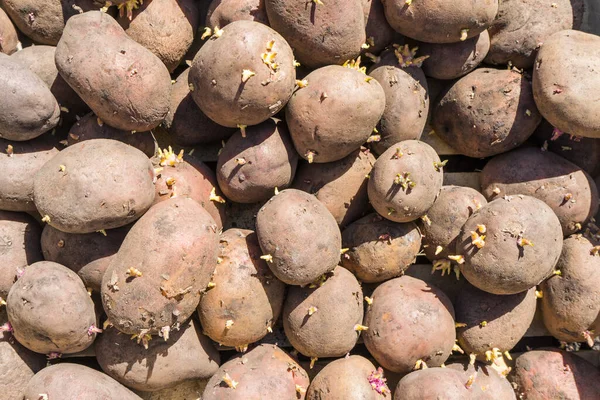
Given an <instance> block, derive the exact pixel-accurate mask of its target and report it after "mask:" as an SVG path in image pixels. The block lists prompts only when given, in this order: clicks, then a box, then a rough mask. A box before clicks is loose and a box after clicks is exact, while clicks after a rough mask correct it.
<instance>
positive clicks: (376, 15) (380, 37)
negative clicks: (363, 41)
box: [362, 0, 398, 54]
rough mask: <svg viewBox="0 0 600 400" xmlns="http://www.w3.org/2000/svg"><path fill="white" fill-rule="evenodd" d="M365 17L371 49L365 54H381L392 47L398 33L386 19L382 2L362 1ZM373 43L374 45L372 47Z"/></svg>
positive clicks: (377, 0) (379, 0)
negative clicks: (389, 46)
mask: <svg viewBox="0 0 600 400" xmlns="http://www.w3.org/2000/svg"><path fill="white" fill-rule="evenodd" d="M362 3H363V13H364V15H365V33H366V36H367V41H369V42H370V43H368V44H369V48H367V49H365V50H364V51H363V53H371V54H379V53H381V52H382V51H383V49H385V48H386V47H387V46H388V45H390V44H391V43H392V42H393V41H394V39H395V38H396V36H397V35H398V34H397V33H396V31H395V30H394V29H393V28H392V27H391V26H390V24H389V23H388V22H387V19H386V18H385V11H384V8H383V1H382V0H362ZM371 43H373V45H371Z"/></svg>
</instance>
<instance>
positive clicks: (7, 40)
mask: <svg viewBox="0 0 600 400" xmlns="http://www.w3.org/2000/svg"><path fill="white" fill-rule="evenodd" d="M0 37H1V38H2V41H0V53H4V54H8V55H11V54H13V53H14V52H15V51H17V47H18V45H19V37H18V36H17V30H16V29H15V26H14V25H13V23H12V21H11V20H10V18H8V15H6V12H4V10H3V9H1V8H0Z"/></svg>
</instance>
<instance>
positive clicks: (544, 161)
mask: <svg viewBox="0 0 600 400" xmlns="http://www.w3.org/2000/svg"><path fill="white" fill-rule="evenodd" d="M480 179H481V189H482V190H481V192H482V193H483V195H484V196H485V197H486V198H487V199H488V200H491V199H494V198H497V197H500V196H514V195H519V194H521V195H527V196H532V197H535V198H537V199H539V200H542V201H543V202H544V203H546V204H547V205H548V206H550V208H551V209H552V211H554V213H555V214H556V216H557V217H558V219H559V221H560V224H561V226H562V231H563V235H565V236H568V235H570V234H572V233H575V232H577V231H579V230H581V227H582V226H583V225H585V223H586V222H587V221H588V220H589V219H590V218H591V217H592V216H593V215H594V214H595V213H596V211H597V210H598V189H597V188H596V184H595V183H594V180H593V179H592V177H590V176H589V175H588V174H587V173H586V172H584V171H583V170H581V169H580V168H579V167H577V166H576V165H575V164H573V163H570V162H569V161H567V160H565V159H563V158H562V157H560V156H557V155H556V154H553V153H551V152H548V151H542V150H540V149H539V148H533V147H527V148H522V149H517V150H514V151H512V152H510V153H507V154H502V155H500V156H497V157H494V158H492V159H491V160H490V161H489V162H488V163H487V164H486V166H485V167H484V168H483V171H482V172H481V177H480Z"/></svg>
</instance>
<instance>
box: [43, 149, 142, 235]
mask: <svg viewBox="0 0 600 400" xmlns="http://www.w3.org/2000/svg"><path fill="white" fill-rule="evenodd" d="M98 155H102V156H100V157H99V156H98ZM61 166H64V167H65V168H64V169H65V170H64V171H61ZM153 176H154V172H153V168H152V164H151V163H150V160H149V159H148V157H146V155H145V154H144V153H142V152H141V151H139V150H137V149H135V148H133V147H131V146H128V145H126V144H123V143H121V142H118V141H116V140H109V139H95V140H86V141H84V142H81V143H77V144H74V145H72V146H69V147H67V148H66V149H64V150H62V151H61V152H60V153H59V154H58V155H56V156H55V157H54V158H52V159H51V160H50V161H48V162H47V163H46V164H44V166H43V167H42V168H41V169H40V170H39V171H38V172H37V173H36V175H35V178H34V183H33V192H34V201H35V205H36V207H37V209H38V211H39V212H40V215H42V216H45V215H48V216H49V217H50V222H49V223H50V225H52V226H53V227H55V228H56V229H59V230H61V231H63V232H69V233H92V232H96V231H98V230H101V229H113V228H118V227H121V226H124V225H127V224H129V223H131V222H133V221H135V220H136V219H138V218H139V217H140V216H141V215H142V214H143V213H144V212H146V210H148V208H150V206H151V205H152V202H153V201H154V185H153V184H152V179H153Z"/></svg>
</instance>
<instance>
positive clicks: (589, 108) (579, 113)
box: [533, 30, 600, 138]
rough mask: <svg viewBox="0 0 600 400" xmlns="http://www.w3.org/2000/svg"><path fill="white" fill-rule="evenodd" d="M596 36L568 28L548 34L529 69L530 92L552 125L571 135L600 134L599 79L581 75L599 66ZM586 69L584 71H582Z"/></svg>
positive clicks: (595, 135) (598, 40)
mask: <svg viewBox="0 0 600 400" xmlns="http://www.w3.org/2000/svg"><path fill="white" fill-rule="evenodd" d="M598 48H600V37H598V36H596V35H593V34H589V33H584V32H579V31H572V30H564V31H560V32H557V33H555V34H553V35H552V36H550V37H549V38H548V39H546V41H545V42H544V45H543V46H542V48H541V49H540V50H539V52H538V55H537V58H536V62H535V67H534V69H533V96H534V98H535V102H536V104H537V106H538V108H539V110H540V112H541V113H542V115H543V116H544V118H546V119H547V120H548V121H549V122H550V123H551V124H552V125H554V126H555V127H557V128H558V129H560V130H561V131H563V132H568V133H570V134H571V135H575V136H584V137H591V138H600V116H598V112H597V108H596V104H595V102H594V101H590V99H594V98H596V97H595V96H596V95H597V93H598V91H599V90H600V80H597V79H594V78H592V79H584V80H582V79H581V76H582V74H584V73H586V72H587V71H592V70H594V71H595V70H598V69H599V68H600V56H598ZM584 71H586V72H584Z"/></svg>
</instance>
